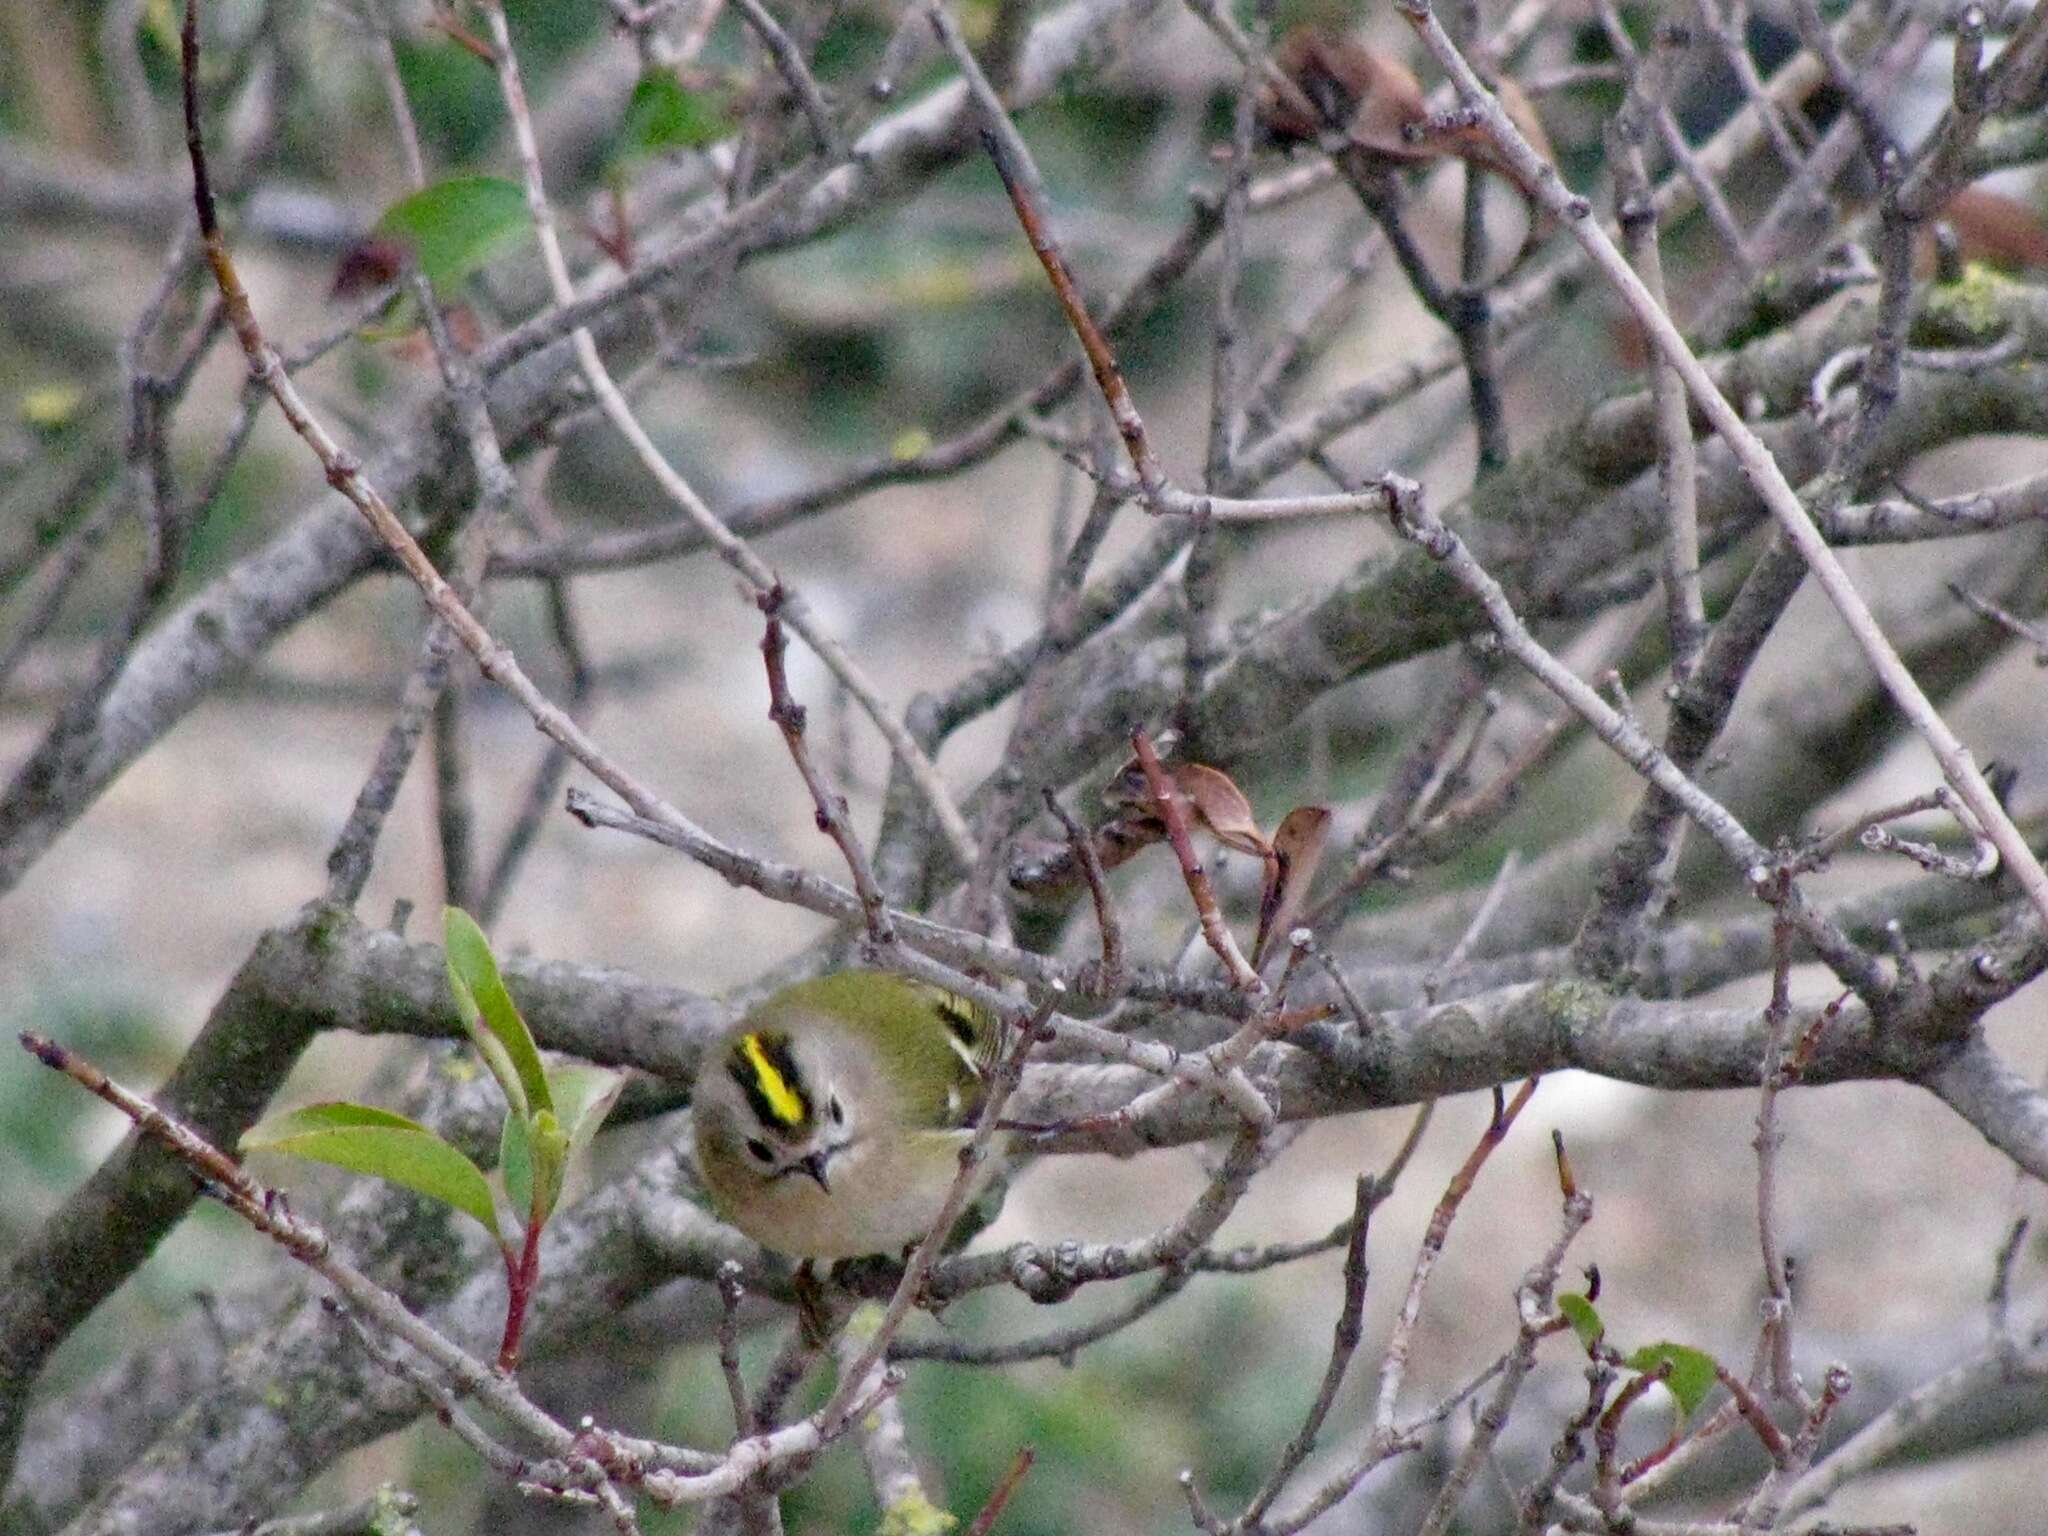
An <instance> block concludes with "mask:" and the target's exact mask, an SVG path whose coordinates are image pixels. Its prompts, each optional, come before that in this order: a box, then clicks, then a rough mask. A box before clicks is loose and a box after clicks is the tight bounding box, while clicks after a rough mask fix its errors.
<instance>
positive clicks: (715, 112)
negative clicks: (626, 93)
mask: <svg viewBox="0 0 2048 1536" xmlns="http://www.w3.org/2000/svg"><path fill="white" fill-rule="evenodd" d="M733 126H734V125H733V121H732V119H731V118H730V117H728V116H727V115H726V113H725V112H724V110H723V109H722V108H721V107H719V106H718V104H717V103H716V102H714V101H713V100H712V99H711V98H710V96H708V95H706V94H705V93H704V92H702V91H686V90H684V89H683V87H682V85H681V84H680V83H679V82H678V81H677V80H676V77H675V76H674V75H672V74H670V73H669V72H668V71H667V70H665V69H655V70H649V71H648V72H647V73H646V74H644V75H642V76H641V77H640V83H639V84H637V85H635V86H634V87H633V94H632V96H631V97H629V98H628V99H627V101H626V115H625V116H624V117H623V118H622V119H621V120H620V122H619V133H618V138H617V140H616V142H615V143H614V145H613V147H612V165H613V166H614V168H620V167H624V166H626V165H629V164H631V163H632V162H633V161H635V160H644V159H647V158H649V157H650V156H654V155H659V154H663V153H665V152H666V151H668V150H672V149H701V148H702V147H703V146H704V145H706V144H715V143H717V142H718V140H720V139H722V138H724V137H725V136H726V135H727V134H729V133H731V132H732V131H733Z"/></svg>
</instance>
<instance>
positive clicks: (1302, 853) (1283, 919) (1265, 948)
mask: <svg viewBox="0 0 2048 1536" xmlns="http://www.w3.org/2000/svg"><path fill="white" fill-rule="evenodd" d="M1329 840H1330V808H1329V807H1328V806H1325V805H1297V806H1296V807H1295V808H1294V809H1293V810H1291V811H1289V812H1288V813H1287V815H1286V816H1285V817H1284V818H1282V820H1281V822H1280V826H1279V829H1278V830H1277V831H1276V832H1274V834H1273V856H1272V857H1271V858H1270V859H1268V860H1267V862H1266V888H1265V890H1264V891H1263V892H1262V893H1261V895H1260V897H1259V937H1258V942H1257V943H1256V944H1254V945H1253V947H1252V965H1253V967H1254V968H1257V967H1259V966H1262V965H1264V964H1265V963H1266V957H1267V956H1268V955H1269V954H1271V953H1272V948H1273V944H1274V943H1275V941H1276V940H1277V939H1278V938H1279V936H1280V935H1282V934H1284V933H1287V932H1289V931H1290V930H1292V928H1293V927H1294V920H1295V918H1296V917H1298V916H1299V915H1300V913H1301V909H1302V907H1303V905H1304V904H1305V903H1306V902H1307V900H1308V891H1309V887H1310V886H1311V885H1312V884H1314V882H1315V878H1316V868H1317V866H1318V865H1320V864H1321V863H1322V860H1323V850H1324V848H1325V847H1327V846H1328V845H1329Z"/></svg>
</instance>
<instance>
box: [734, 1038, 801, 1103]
mask: <svg viewBox="0 0 2048 1536" xmlns="http://www.w3.org/2000/svg"><path fill="white" fill-rule="evenodd" d="M740 1051H741V1053H742V1054H743V1055H745V1057H746V1058H747V1065H748V1066H750V1067H752V1068H753V1069H754V1081H755V1082H756V1083H757V1084H759V1086H760V1089H761V1097H762V1098H764V1099H766V1100H767V1101H768V1112H769V1113H770V1114H772V1115H773V1116H774V1117H775V1118H776V1119H777V1120H779V1121H781V1122H782V1123H783V1124H784V1125H800V1124H802V1123H803V1118H804V1114H805V1110H804V1101H803V1096H802V1095H801V1094H799V1093H798V1092H797V1091H796V1089H794V1088H793V1087H791V1086H790V1082H789V1079H788V1078H786V1077H784V1076H783V1075H782V1072H781V1069H779V1068H778V1067H777V1066H776V1065H775V1063H774V1062H772V1061H770V1060H769V1059H768V1052H767V1050H766V1049H765V1048H764V1047H763V1046H762V1044H761V1037H760V1036H759V1035H742V1036H741V1037H740Z"/></svg>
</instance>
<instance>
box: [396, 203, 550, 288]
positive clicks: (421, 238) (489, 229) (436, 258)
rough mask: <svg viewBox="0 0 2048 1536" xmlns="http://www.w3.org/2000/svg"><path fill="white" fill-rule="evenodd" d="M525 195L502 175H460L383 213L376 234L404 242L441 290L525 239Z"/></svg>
mask: <svg viewBox="0 0 2048 1536" xmlns="http://www.w3.org/2000/svg"><path fill="white" fill-rule="evenodd" d="M530 225H531V216H530V215H529V213H528V212H527V207H526V192H525V190H524V189H523V188H521V187H520V186H519V185H518V183H516V182H511V181H506V180H505V179H504V178H502V177H499V176H455V177H451V178H450V179H449V180H447V181H437V182H435V183H434V184H433V185H432V186H430V187H422V188H420V190H419V191H417V192H415V193H413V194H412V195H411V196H409V197H402V198H400V199H399V200H398V201H397V202H395V203H393V204H392V205H391V206H390V207H389V208H387V209H385V210H384V216H383V217H382V218H380V219H378V220H377V223H376V226H375V229H374V232H375V233H376V234H379V235H386V236H389V237H390V238H392V239H394V240H397V241H400V242H402V243H403V244H404V245H405V246H406V247H407V249H409V250H410V251H411V252H412V256H413V259H414V260H415V261H417V262H418V263H419V264H420V270H421V271H422V272H424V273H425V274H426V275H427V281H428V282H430V283H432V284H433V285H434V287H435V288H437V289H446V288H448V287H451V286H453V285H454V284H456V283H459V282H461V281H462V280H463V279H464V278H465V277H468V276H469V274H470V273H472V272H474V271H476V270H477V269H478V268H480V267H482V266H483V265H485V263H487V262H489V261H490V260H491V259H492V258H493V257H496V256H498V255H500V254H501V253H502V252H504V251H505V250H506V249H508V248H509V247H511V246H513V245H515V244H517V243H518V242H519V241H521V240H523V239H524V238H526V234H527V231H528V229H529V228H530Z"/></svg>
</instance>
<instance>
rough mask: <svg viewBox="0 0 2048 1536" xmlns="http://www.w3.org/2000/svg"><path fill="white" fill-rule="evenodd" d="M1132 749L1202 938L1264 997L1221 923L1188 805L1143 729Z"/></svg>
mask: <svg viewBox="0 0 2048 1536" xmlns="http://www.w3.org/2000/svg"><path fill="white" fill-rule="evenodd" d="M1131 749H1132V750H1133V751H1134V752H1136V753H1137V755H1138V766H1139V767H1140V768H1142V769H1143V770H1144V773H1145V783H1146V786H1147V788H1149V789H1150V791H1151V793H1152V800H1153V803H1154V804H1155V805H1157V806H1158V807H1159V816H1160V819H1161V820H1162V821H1164V822H1165V823H1166V840H1167V841H1168V842H1169V843H1171V844H1172V845H1173V852H1174V857H1176V858H1177V859H1179V860H1180V870H1181V874H1182V876H1183V877H1184V878H1185V879H1186V880H1187V886H1188V895H1189V896H1190V897H1192V898H1193V900H1194V903H1195V915H1196V916H1197V917H1198V918H1199V919H1200V920H1201V924H1202V937H1203V938H1204V939H1206V940H1208V942H1209V947H1210V948H1211V949H1212V950H1214V951H1215V952H1216V958H1217V959H1218V960H1220V961H1222V962H1223V969H1224V971H1225V973H1227V974H1228V975H1229V977H1230V979H1231V981H1232V983H1233V984H1234V985H1235V986H1236V987H1237V988H1238V990H1240V991H1242V992H1248V993H1251V994H1252V995H1253V996H1255V997H1263V996H1264V995H1265V992H1266V984H1265V982H1263V981H1261V980H1260V979H1259V973H1258V972H1257V971H1255V970H1253V969H1252V967H1251V962H1250V961H1248V960H1246V959H1245V957H1244V951H1243V950H1241V949H1239V948H1238V947H1237V939H1236V938H1235V937H1234V936H1233V935H1232V934H1231V931H1230V925H1229V924H1228V923H1226V922H1224V921H1223V912H1222V909H1221V908H1219V907H1218V906H1217V905H1216V889H1215V887H1214V886H1213V885H1211V884H1210V883H1209V872H1208V871H1207V870H1205V869H1204V868H1202V861H1201V860H1200V859H1198V858H1196V857H1195V843H1194V838H1193V837H1192V836H1191V835H1190V834H1189V832H1188V813H1187V805H1186V803H1185V802H1184V801H1183V800H1182V799H1181V795H1180V791H1179V790H1178V789H1176V788H1175V787H1174V784H1173V778H1172V776H1171V775H1170V774H1168V773H1167V771H1166V769H1165V768H1164V767H1162V766H1161V765H1160V762H1159V753H1158V751H1157V750H1156V749H1155V748H1154V747H1153V745H1152V738H1151V737H1150V736H1149V735H1147V734H1146V733H1145V732H1144V731H1143V730H1142V729H1141V730H1136V731H1133V732H1131Z"/></svg>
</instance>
